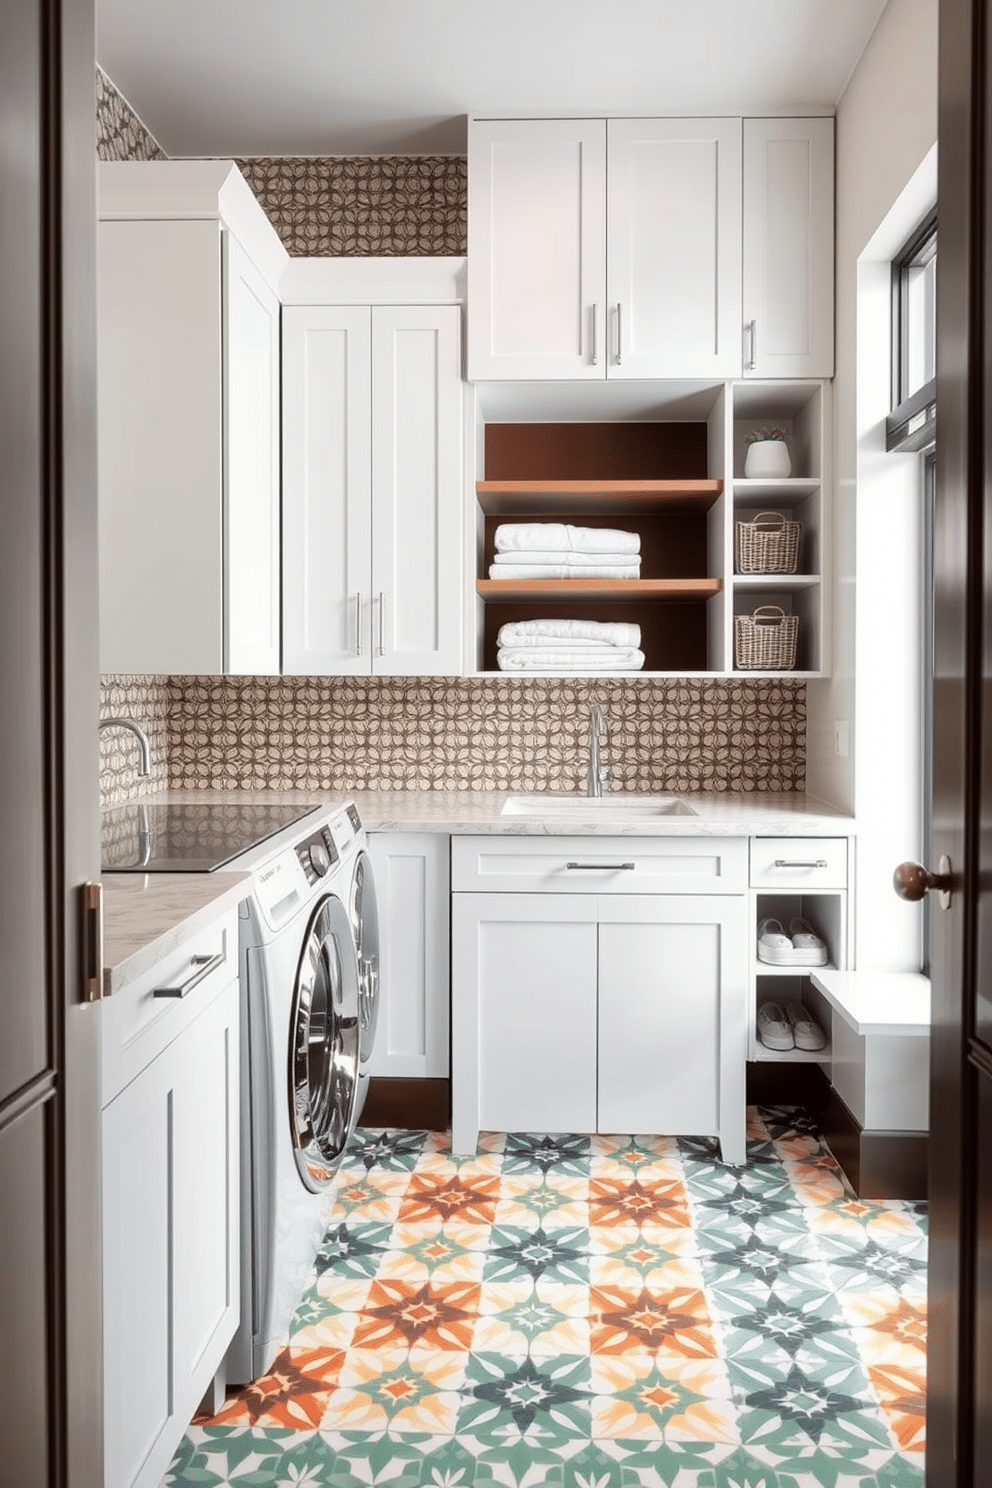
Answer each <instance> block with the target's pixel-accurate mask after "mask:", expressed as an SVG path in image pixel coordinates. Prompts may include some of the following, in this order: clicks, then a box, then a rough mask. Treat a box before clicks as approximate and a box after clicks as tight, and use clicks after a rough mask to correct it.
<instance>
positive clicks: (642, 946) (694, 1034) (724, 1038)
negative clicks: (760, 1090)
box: [597, 894, 747, 1162]
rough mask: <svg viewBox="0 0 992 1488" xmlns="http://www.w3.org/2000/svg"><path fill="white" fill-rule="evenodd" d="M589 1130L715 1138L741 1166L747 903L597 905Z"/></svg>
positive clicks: (682, 899)
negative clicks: (595, 1070) (594, 1065)
mask: <svg viewBox="0 0 992 1488" xmlns="http://www.w3.org/2000/svg"><path fill="white" fill-rule="evenodd" d="M599 918H600V928H599V1106H598V1121H597V1130H599V1131H607V1132H669V1133H673V1134H679V1135H683V1136H693V1135H695V1136H717V1135H719V1136H720V1138H721V1144H722V1147H723V1157H724V1161H726V1162H743V1161H744V1063H745V1057H746V1049H747V1018H746V1011H745V1000H746V988H745V941H746V937H745V930H744V899H743V897H742V896H737V895H733V896H732V895H726V894H724V895H716V894H713V895H707V894H694V895H682V894H659V895H656V896H648V895H643V896H642V895H631V896H630V897H627V896H626V895H624V896H620V897H616V898H610V897H607V896H606V895H604V896H603V897H602V898H601V899H600V901H599Z"/></svg>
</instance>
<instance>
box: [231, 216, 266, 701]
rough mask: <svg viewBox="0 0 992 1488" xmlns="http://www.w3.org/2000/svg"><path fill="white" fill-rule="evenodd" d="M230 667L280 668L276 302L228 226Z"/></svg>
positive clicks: (256, 672)
mask: <svg viewBox="0 0 992 1488" xmlns="http://www.w3.org/2000/svg"><path fill="white" fill-rule="evenodd" d="M221 243H222V250H223V293H224V316H223V338H224V350H223V356H222V358H221V361H222V366H223V374H224V549H225V551H224V590H225V593H224V604H223V613H224V669H225V671H227V672H230V673H233V674H238V673H242V674H245V675H248V676H261V675H269V676H273V675H274V676H278V674H279V635H280V625H281V616H280V606H279V495H280V485H279V450H280V443H279V415H280V394H279V381H280V367H279V300H278V297H277V295H276V294H275V293H274V291H273V290H272V289H271V288H270V286H269V285H268V283H267V282H266V280H265V279H264V277H263V276H262V275H261V274H260V273H259V271H258V269H256V267H255V265H254V264H253V263H252V261H251V259H250V258H249V257H248V255H247V253H246V252H245V250H244V249H243V248H242V247H241V244H240V243H239V242H238V241H237V239H236V238H232V237H231V234H230V233H229V232H224V233H223V234H222V238H221Z"/></svg>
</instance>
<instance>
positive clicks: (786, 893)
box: [747, 837, 850, 1065]
mask: <svg viewBox="0 0 992 1488" xmlns="http://www.w3.org/2000/svg"><path fill="white" fill-rule="evenodd" d="M849 851H850V849H849V843H848V839H846V838H841V837H837V838H809V839H804V838H794V839H788V838H753V839H752V841H751V847H750V854H751V862H750V883H751V888H750V893H749V896H748V904H749V914H748V964H749V967H750V975H749V986H750V1017H749V1028H748V1053H747V1057H748V1059H749V1060H753V1061H759V1062H779V1063H781V1062H787V1063H799V1064H803V1063H806V1064H828V1065H829V1063H830V1060H831V1057H832V1047H831V1035H832V1012H831V1008H830V1006H829V1004H828V1002H827V1001H826V999H825V998H824V997H823V996H822V994H821V993H820V992H819V991H818V989H817V988H816V987H814V986H813V983H812V981H811V973H813V972H815V971H820V970H823V969H824V967H830V968H836V969H837V970H845V969H846V968H847V965H848V954H849V952H848V916H847V883H848V878H849V871H848V854H849ZM798 919H802V920H806V921H807V922H808V923H809V924H810V925H811V926H812V928H813V929H814V930H815V931H816V933H817V934H818V935H819V936H820V937H821V938H822V940H823V941H824V943H825V945H826V950H827V960H826V962H825V963H821V964H820V965H819V966H817V965H809V966H802V965H794V964H793V965H786V966H781V965H774V964H771V963H769V962H766V961H762V960H761V959H760V957H759V953H758V931H759V927H760V926H761V924H762V923H763V922H764V921H766V920H777V921H778V922H779V924H780V925H781V926H782V929H783V930H784V932H785V934H786V935H788V934H789V929H790V924H791V922H792V921H793V920H798ZM767 1002H777V1003H778V1004H779V1005H780V1006H781V1007H782V1009H783V1011H784V1010H785V1008H786V1007H787V1005H788V1004H789V1003H790V1002H800V1003H802V1005H803V1007H804V1008H806V1009H807V1011H808V1012H809V1013H810V1014H811V1015H812V1017H813V1018H815V1020H816V1022H817V1023H818V1024H819V1025H820V1028H821V1029H822V1030H823V1032H824V1034H825V1035H826V1039H827V1042H826V1045H825V1047H824V1048H823V1049H819V1050H805V1049H796V1048H792V1049H785V1050H779V1049H769V1048H767V1047H766V1046H765V1045H764V1044H763V1043H762V1042H761V1040H760V1039H759V1038H758V1030H757V1017H758V1010H759V1008H760V1007H761V1006H762V1004H763V1003H767Z"/></svg>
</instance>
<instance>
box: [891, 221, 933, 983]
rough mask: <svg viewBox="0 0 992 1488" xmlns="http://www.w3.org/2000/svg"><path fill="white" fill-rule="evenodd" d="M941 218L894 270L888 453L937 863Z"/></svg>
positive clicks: (926, 919)
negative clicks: (913, 537) (916, 543)
mask: <svg viewBox="0 0 992 1488" xmlns="http://www.w3.org/2000/svg"><path fill="white" fill-rule="evenodd" d="M936 312H937V213H936V210H934V211H933V212H931V213H930V214H929V216H927V217H926V219H925V220H924V221H923V222H921V223H920V225H919V227H918V228H917V229H916V231H915V232H914V233H913V235H912V237H911V238H909V239H908V241H907V242H906V243H905V244H904V245H903V247H902V249H901V251H900V252H899V253H898V254H897V255H896V257H895V259H894V260H893V263H892V412H891V413H890V414H889V417H888V418H887V419H886V423H885V443H886V448H887V449H888V450H890V451H899V452H910V453H912V452H915V451H919V453H920V454H921V457H922V458H921V462H920V465H921V469H920V479H921V481H922V490H923V500H922V506H921V514H922V522H923V531H922V534H921V536H922V543H921V551H922V555H923V561H922V565H921V573H920V601H921V603H920V611H921V617H922V622H923V628H922V636H921V640H922V643H923V644H922V656H921V675H920V686H921V699H922V704H923V718H922V728H923V737H922V740H921V763H922V770H921V775H922V781H921V788H922V822H923V841H922V843H921V845H920V846H921V853H922V857H923V861H924V863H929V862H931V861H932V858H933V853H932V835H933V773H932V763H933V523H934V496H935V491H936V466H937V454H936V437H937V375H936V374H937V367H936V342H937V334H936V333H937V313H936ZM922 959H923V970H924V971H925V972H928V971H929V967H930V904H929V899H927V900H925V901H924V914H923V958H922Z"/></svg>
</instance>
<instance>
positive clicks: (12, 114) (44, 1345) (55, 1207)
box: [0, 0, 103, 1488]
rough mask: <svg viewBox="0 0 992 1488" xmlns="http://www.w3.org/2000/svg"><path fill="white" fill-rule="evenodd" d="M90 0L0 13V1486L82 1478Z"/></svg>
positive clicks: (88, 1170)
mask: <svg viewBox="0 0 992 1488" xmlns="http://www.w3.org/2000/svg"><path fill="white" fill-rule="evenodd" d="M94 136H95V49H94V32H93V0H4V4H3V5H2V6H0V142H2V148H3V216H2V219H0V282H2V284H3V296H4V333H3V336H2V337H0V478H2V482H3V511H4V533H3V542H2V543H0V635H2V645H0V678H2V696H3V710H2V716H0V797H2V800H0V805H2V814H0V823H2V835H0V912H2V914H3V928H2V940H3V956H2V958H0V1017H2V1030H0V1038H2V1041H3V1042H2V1045H0V1213H2V1221H0V1234H2V1239H0V1244H2V1247H3V1260H4V1264H3V1267H2V1268H0V1328H2V1334H3V1347H2V1348H0V1380H2V1384H0V1398H2V1400H3V1409H4V1416H5V1430H4V1431H3V1432H2V1435H3V1447H2V1449H0V1488H8V1485H10V1488H14V1485H16V1488H28V1485H29V1488H100V1485H101V1484H102V1479H103V1465H102V1453H101V1437H102V1429H101V1417H102V1367H101V1349H102V1345H101V1329H100V1309H101V1297H100V1229H99V1212H100V1199H99V1194H100V1182H99V1121H100V1111H99V1093H98V1086H97V1073H98V1066H97V1058H96V1053H97V1050H96V1038H97V1032H98V1021H97V1019H98V1015H99V1009H98V1008H94V1007H91V1006H87V1005H85V1004H84V1003H83V1002H82V1001H81V987H82V975H81V954H80V939H79V888H80V885H81V884H82V882H83V881H84V880H85V879H89V878H93V877H95V876H97V875H98V874H99V822H98V755H97V728H96V724H97V711H98V680H99V678H98V664H97V648H96V604H95V595H96V574H97V564H96V460H95V438H96V415H95V401H94V394H95V308H96V307H95V297H96V290H95V286H96V273H95V252H96V204H95V170H94V158H95V138H94Z"/></svg>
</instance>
